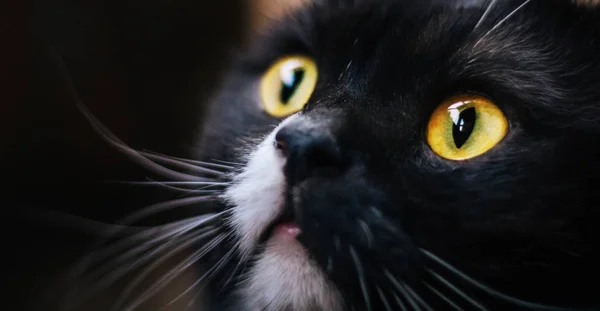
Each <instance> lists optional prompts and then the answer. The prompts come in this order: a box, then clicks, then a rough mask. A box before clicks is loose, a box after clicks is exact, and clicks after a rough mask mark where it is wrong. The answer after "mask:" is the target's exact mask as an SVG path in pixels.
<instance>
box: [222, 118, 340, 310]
mask: <svg viewBox="0 0 600 311" xmlns="http://www.w3.org/2000/svg"><path fill="white" fill-rule="evenodd" d="M300 119H301V117H300V116H298V115H293V116H291V117H289V118H287V119H286V120H284V121H283V122H281V124H280V125H279V126H278V127H277V128H276V129H275V130H273V132H271V134H269V135H268V136H267V137H266V138H265V139H264V140H263V141H262V142H261V143H260V144H259V145H258V146H257V148H256V149H255V150H254V151H253V152H252V153H251V154H250V157H249V161H248V164H247V165H246V167H245V168H244V170H243V171H242V172H241V173H240V174H239V175H237V176H236V177H235V178H234V182H233V185H232V186H231V187H229V189H227V191H226V192H225V194H224V199H225V200H227V202H229V203H230V204H231V205H232V206H233V209H232V214H231V217H230V219H229V221H230V224H231V225H232V227H233V229H234V231H235V234H236V237H237V247H238V248H239V251H240V252H241V255H242V256H243V257H245V258H246V259H248V256H250V255H251V254H252V253H253V252H254V250H255V249H256V247H257V245H258V242H259V239H260V236H261V235H262V233H263V232H264V230H266V228H267V227H268V226H269V224H270V223H271V222H272V221H273V220H275V219H276V218H277V217H279V216H280V214H281V212H282V207H283V204H284V200H285V189H286V184H285V177H284V175H283V166H284V164H285V158H284V157H282V156H281V155H280V154H279V153H278V151H277V150H276V149H275V144H274V138H275V134H276V133H277V131H278V130H279V129H280V128H281V127H282V126H284V125H286V124H289V123H290V122H298V121H300ZM240 285H241V287H242V288H240V289H239V294H240V295H241V297H242V299H243V300H244V302H243V303H242V305H244V306H245V307H247V309H245V310H248V311H255V310H256V311H258V310H260V311H280V310H286V311H288V310H289V311H309V310H310V311H316V310H330V311H337V310H339V309H340V306H341V299H340V295H339V293H338V292H337V290H336V289H335V288H334V287H333V286H332V285H331V284H330V282H329V281H328V280H327V279H326V278H325V276H324V274H323V272H322V271H321V269H319V268H318V267H317V266H316V265H315V264H314V263H312V262H311V261H310V260H309V257H308V254H307V253H306V251H305V250H304V248H303V247H302V246H301V245H300V244H299V243H298V242H296V241H295V240H293V241H280V240H278V239H271V240H269V242H268V243H267V246H266V248H265V250H264V251H263V252H262V253H261V254H260V255H259V257H258V260H257V262H256V264H255V265H254V266H253V268H252V269H251V271H249V273H248V275H247V278H246V280H245V281H244V282H242V284H240Z"/></svg>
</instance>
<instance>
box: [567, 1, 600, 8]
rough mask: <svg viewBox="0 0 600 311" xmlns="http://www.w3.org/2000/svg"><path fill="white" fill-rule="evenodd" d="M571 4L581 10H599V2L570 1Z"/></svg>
mask: <svg viewBox="0 0 600 311" xmlns="http://www.w3.org/2000/svg"><path fill="white" fill-rule="evenodd" d="M571 1H572V2H573V4H575V5H576V6H578V7H581V8H589V9H600V0H571Z"/></svg>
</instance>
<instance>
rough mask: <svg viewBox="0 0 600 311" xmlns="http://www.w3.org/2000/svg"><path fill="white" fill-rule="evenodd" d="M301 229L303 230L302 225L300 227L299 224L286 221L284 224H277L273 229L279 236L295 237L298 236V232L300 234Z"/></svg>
mask: <svg viewBox="0 0 600 311" xmlns="http://www.w3.org/2000/svg"><path fill="white" fill-rule="evenodd" d="M301 231H302V230H300V227H298V225H297V224H295V223H293V222H284V223H282V224H279V225H277V226H276V227H275V229H273V234H274V235H277V236H286V237H291V238H295V237H296V236H298V234H300V232H301Z"/></svg>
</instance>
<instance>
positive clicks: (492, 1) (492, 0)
mask: <svg viewBox="0 0 600 311" xmlns="http://www.w3.org/2000/svg"><path fill="white" fill-rule="evenodd" d="M497 2H498V0H488V3H489V4H488V6H487V7H486V8H485V11H484V12H483V14H481V17H480V18H479V21H477V24H476V25H475V27H473V30H475V29H477V28H478V27H479V26H481V24H482V23H483V22H484V21H485V19H486V17H487V16H488V15H489V14H490V12H491V11H492V8H493V7H494V5H496V3H497Z"/></svg>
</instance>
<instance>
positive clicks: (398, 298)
mask: <svg viewBox="0 0 600 311" xmlns="http://www.w3.org/2000/svg"><path fill="white" fill-rule="evenodd" d="M394 300H395V301H396V304H397V305H398V306H399V307H400V310H402V311H408V309H407V308H406V305H405V304H404V303H403V302H402V300H401V299H400V297H398V295H396V294H394Z"/></svg>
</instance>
